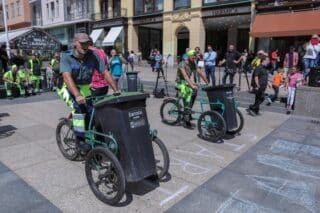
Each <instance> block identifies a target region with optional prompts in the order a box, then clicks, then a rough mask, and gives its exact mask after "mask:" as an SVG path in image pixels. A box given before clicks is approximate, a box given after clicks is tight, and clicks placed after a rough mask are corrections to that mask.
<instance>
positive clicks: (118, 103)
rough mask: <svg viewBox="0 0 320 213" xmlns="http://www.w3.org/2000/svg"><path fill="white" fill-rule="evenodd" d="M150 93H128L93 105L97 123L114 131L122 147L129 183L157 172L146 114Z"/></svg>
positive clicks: (106, 129) (121, 154)
mask: <svg viewBox="0 0 320 213" xmlns="http://www.w3.org/2000/svg"><path fill="white" fill-rule="evenodd" d="M147 97H149V95H148V94H144V93H140V92H125V93H122V94H121V95H120V96H109V97H106V98H104V99H102V100H100V101H98V102H97V103H95V104H94V107H95V109H96V118H95V120H96V122H98V125H100V126H101V128H102V131H103V132H104V133H105V134H108V133H112V134H113V137H114V138H115V140H116V141H117V143H118V147H119V156H118V158H119V162H120V163H121V166H122V168H123V169H124V173H125V176H126V180H127V181H128V182H137V181H141V180H143V179H144V178H146V177H149V176H153V175H156V168H155V165H156V163H155V159H154V153H153V148H152V139H151V136H150V133H149V123H148V118H147V114H146V109H145V107H146V98H147Z"/></svg>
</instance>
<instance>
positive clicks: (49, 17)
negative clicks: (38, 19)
mask: <svg viewBox="0 0 320 213" xmlns="http://www.w3.org/2000/svg"><path fill="white" fill-rule="evenodd" d="M49 18H50V16H49V3H47V19H49Z"/></svg>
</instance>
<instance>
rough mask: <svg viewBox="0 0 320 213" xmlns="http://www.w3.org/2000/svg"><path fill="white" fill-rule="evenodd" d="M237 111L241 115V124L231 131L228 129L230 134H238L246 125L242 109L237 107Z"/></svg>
mask: <svg viewBox="0 0 320 213" xmlns="http://www.w3.org/2000/svg"><path fill="white" fill-rule="evenodd" d="M236 113H237V114H238V116H239V119H240V125H239V126H238V128H237V129H234V130H231V131H227V133H229V134H238V133H239V132H241V130H242V129H243V126H244V118H243V115H242V113H241V111H240V110H239V109H236Z"/></svg>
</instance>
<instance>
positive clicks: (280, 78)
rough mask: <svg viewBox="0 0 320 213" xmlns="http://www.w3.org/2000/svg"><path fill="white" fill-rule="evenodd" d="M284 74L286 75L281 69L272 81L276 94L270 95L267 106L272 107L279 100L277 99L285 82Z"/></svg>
mask: <svg viewBox="0 0 320 213" xmlns="http://www.w3.org/2000/svg"><path fill="white" fill-rule="evenodd" d="M283 73H284V70H283V68H279V69H278V72H277V74H276V75H275V76H274V78H273V80H272V88H273V90H274V94H273V95H270V96H269V97H268V98H267V101H268V103H267V106H270V105H271V103H273V102H275V100H277V98H278V95H279V88H280V85H281V84H282V83H283V81H284V78H283ZM269 87H270V85H269Z"/></svg>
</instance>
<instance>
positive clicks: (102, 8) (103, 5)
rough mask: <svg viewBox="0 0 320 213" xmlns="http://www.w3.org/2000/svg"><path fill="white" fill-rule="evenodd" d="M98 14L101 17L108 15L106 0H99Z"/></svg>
mask: <svg viewBox="0 0 320 213" xmlns="http://www.w3.org/2000/svg"><path fill="white" fill-rule="evenodd" d="M100 14H101V18H103V19H104V18H107V17H108V1H105V0H100Z"/></svg>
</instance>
